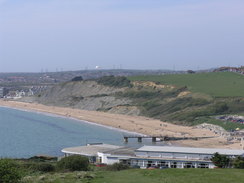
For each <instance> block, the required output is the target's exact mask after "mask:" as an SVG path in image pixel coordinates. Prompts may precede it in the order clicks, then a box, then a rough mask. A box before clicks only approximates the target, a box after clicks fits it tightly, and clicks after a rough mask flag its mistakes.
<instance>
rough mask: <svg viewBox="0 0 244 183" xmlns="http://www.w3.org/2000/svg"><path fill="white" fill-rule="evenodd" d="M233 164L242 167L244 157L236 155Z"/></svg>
mask: <svg viewBox="0 0 244 183" xmlns="http://www.w3.org/2000/svg"><path fill="white" fill-rule="evenodd" d="M233 165H234V167H235V168H241V169H244V157H240V156H238V157H237V158H235V159H234V163H233Z"/></svg>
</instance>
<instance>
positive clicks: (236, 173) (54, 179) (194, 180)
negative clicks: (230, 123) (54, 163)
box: [23, 169, 244, 183]
mask: <svg viewBox="0 0 244 183" xmlns="http://www.w3.org/2000/svg"><path fill="white" fill-rule="evenodd" d="M33 182H35V183H44V182H49V183H66V182H67V183H70V182H72V183H82V182H83V183H85V182H86V183H88V182H89V183H125V182H126V183H148V182H150V183H206V182H207V183H230V182H231V183H242V182H244V174H243V170H238V169H213V170H210V169H165V170H140V169H130V170H123V171H99V170H98V171H95V172H73V173H72V172H70V173H52V174H50V173H46V174H41V175H32V176H28V177H26V178H25V181H23V183H33Z"/></svg>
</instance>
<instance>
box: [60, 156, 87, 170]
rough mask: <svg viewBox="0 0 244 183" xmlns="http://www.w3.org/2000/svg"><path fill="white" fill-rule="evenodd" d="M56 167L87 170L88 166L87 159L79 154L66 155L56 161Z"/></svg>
mask: <svg viewBox="0 0 244 183" xmlns="http://www.w3.org/2000/svg"><path fill="white" fill-rule="evenodd" d="M57 168H58V169H60V170H69V171H87V170H88V168H89V159H88V158H87V157H85V156H80V155H72V156H68V157H65V158H63V159H61V160H60V161H59V162H58V163H57Z"/></svg>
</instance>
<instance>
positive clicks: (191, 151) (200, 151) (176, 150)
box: [136, 146, 244, 156]
mask: <svg viewBox="0 0 244 183" xmlns="http://www.w3.org/2000/svg"><path fill="white" fill-rule="evenodd" d="M140 151H142V152H167V153H188V154H214V153H216V152H218V153H219V154H222V155H238V156H241V155H242V156H243V155H244V150H234V149H214V148H193V147H174V146H143V147H141V148H139V149H137V150H136V152H140Z"/></svg>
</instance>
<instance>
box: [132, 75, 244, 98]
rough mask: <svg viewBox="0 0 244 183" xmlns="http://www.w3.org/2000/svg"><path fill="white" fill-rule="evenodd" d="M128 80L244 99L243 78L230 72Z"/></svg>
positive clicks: (135, 77) (136, 77)
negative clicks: (184, 87)
mask: <svg viewBox="0 0 244 183" xmlns="http://www.w3.org/2000/svg"><path fill="white" fill-rule="evenodd" d="M130 79H131V80H132V81H154V82H160V83H162V84H171V85H176V86H178V87H183V86H187V88H188V89H189V90H190V91H192V92H197V93H205V94H208V95H211V96H213V97H244V92H243V91H244V76H243V75H240V74H236V73H231V72H212V73H201V74H171V75H157V76H134V77H130Z"/></svg>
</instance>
